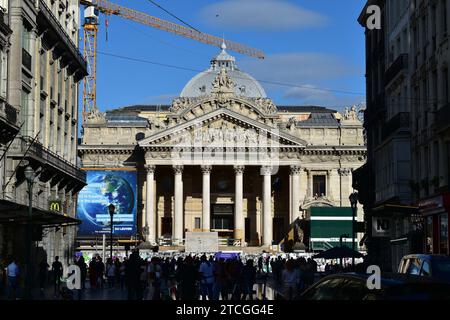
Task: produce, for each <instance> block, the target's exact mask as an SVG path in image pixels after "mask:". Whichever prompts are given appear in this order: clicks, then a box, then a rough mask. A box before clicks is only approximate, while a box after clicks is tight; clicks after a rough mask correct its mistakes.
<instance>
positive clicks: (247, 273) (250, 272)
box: [241, 259, 256, 300]
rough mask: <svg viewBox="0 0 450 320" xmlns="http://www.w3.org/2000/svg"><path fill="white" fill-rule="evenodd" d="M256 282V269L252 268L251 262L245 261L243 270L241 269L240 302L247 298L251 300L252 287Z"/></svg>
mask: <svg viewBox="0 0 450 320" xmlns="http://www.w3.org/2000/svg"><path fill="white" fill-rule="evenodd" d="M255 282H256V268H255V267H254V266H253V260H252V259H250V260H247V262H246V263H245V266H244V268H242V276H241V286H242V294H243V295H242V300H246V299H247V296H248V297H249V299H250V300H253V286H254V284H255Z"/></svg>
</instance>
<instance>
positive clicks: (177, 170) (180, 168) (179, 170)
mask: <svg viewBox="0 0 450 320" xmlns="http://www.w3.org/2000/svg"><path fill="white" fill-rule="evenodd" d="M183 169H184V167H183V166H181V165H176V166H173V171H174V172H175V174H182V173H183Z"/></svg>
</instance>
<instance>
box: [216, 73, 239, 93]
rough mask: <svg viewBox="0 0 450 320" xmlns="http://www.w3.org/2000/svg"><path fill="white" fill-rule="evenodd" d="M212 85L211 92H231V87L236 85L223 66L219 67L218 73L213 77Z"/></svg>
mask: <svg viewBox="0 0 450 320" xmlns="http://www.w3.org/2000/svg"><path fill="white" fill-rule="evenodd" d="M212 86H213V90H212V92H233V89H234V87H235V86H236V84H235V83H234V82H233V80H231V78H230V77H229V76H228V73H227V70H226V69H225V67H222V68H221V69H220V72H219V74H218V75H217V76H216V78H215V79H214V81H213V83H212Z"/></svg>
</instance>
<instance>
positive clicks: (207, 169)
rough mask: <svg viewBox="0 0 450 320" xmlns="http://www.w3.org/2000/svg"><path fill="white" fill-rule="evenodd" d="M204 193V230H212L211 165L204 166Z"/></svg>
mask: <svg viewBox="0 0 450 320" xmlns="http://www.w3.org/2000/svg"><path fill="white" fill-rule="evenodd" d="M201 168H202V173H203V194H202V231H207V232H209V231H211V223H210V218H211V213H210V208H211V205H210V173H211V170H212V167H211V166H202V167H201Z"/></svg>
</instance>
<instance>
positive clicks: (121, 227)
mask: <svg viewBox="0 0 450 320" xmlns="http://www.w3.org/2000/svg"><path fill="white" fill-rule="evenodd" d="M86 182H87V186H85V187H84V188H83V189H82V190H81V191H80V193H79V194H78V204H77V217H78V219H80V220H81V221H82V223H81V225H80V226H79V228H78V235H79V236H92V235H100V234H109V232H110V216H109V212H108V206H109V205H110V204H113V205H114V206H115V207H116V209H115V212H114V218H113V221H114V223H113V226H114V228H113V234H114V235H116V236H132V235H134V234H135V233H136V206H137V193H136V189H137V180H136V172H135V171H118V170H110V171H108V170H101V171H100V170H88V171H87V172H86Z"/></svg>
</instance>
